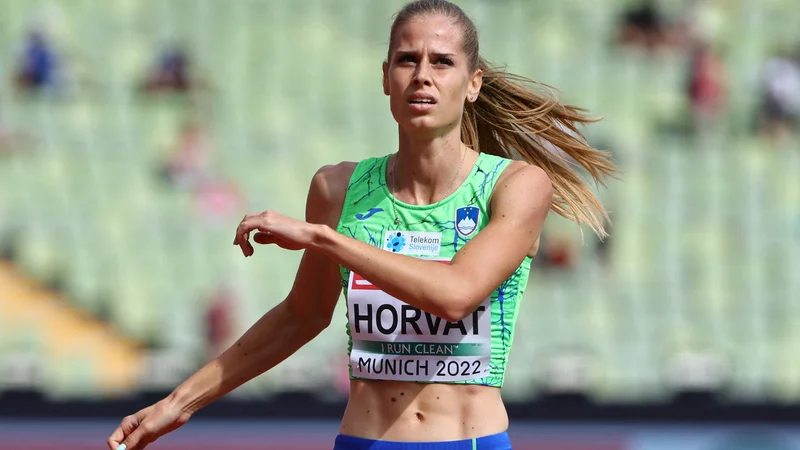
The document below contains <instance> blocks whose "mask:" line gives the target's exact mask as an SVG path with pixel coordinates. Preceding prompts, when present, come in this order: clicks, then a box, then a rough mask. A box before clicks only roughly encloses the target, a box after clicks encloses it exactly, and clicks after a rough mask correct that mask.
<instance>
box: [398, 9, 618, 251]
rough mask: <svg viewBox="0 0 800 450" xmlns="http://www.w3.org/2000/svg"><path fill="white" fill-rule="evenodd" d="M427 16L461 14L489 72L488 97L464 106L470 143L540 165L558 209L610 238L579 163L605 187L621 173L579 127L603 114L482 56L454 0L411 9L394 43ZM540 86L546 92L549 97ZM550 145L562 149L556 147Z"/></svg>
mask: <svg viewBox="0 0 800 450" xmlns="http://www.w3.org/2000/svg"><path fill="white" fill-rule="evenodd" d="M427 15H445V16H447V17H450V18H452V19H454V20H455V21H456V22H457V23H458V24H459V26H460V28H461V30H462V33H463V36H462V40H463V42H462V44H463V47H464V51H465V52H466V54H467V57H468V58H469V60H470V62H471V65H472V70H477V69H481V70H482V71H483V86H482V87H481V93H480V95H479V96H478V98H477V100H476V101H475V102H474V103H469V102H468V103H466V106H465V108H464V116H463V118H462V123H461V140H462V141H463V142H464V144H466V145H468V146H470V147H472V148H473V149H475V150H477V151H480V152H484V153H489V154H493V155H497V156H502V157H505V158H511V159H521V160H524V161H526V162H528V163H530V164H534V165H536V166H538V167H540V168H541V169H542V170H544V171H545V173H547V175H548V177H550V182H551V183H552V185H553V203H552V205H551V209H552V210H553V211H555V212H556V213H557V214H559V215H561V216H562V217H565V218H567V219H569V220H572V221H574V222H576V223H577V224H578V225H579V226H581V225H584V224H586V225H588V226H589V227H590V228H591V229H592V230H593V231H594V232H595V234H597V236H598V237H599V238H600V239H603V238H605V237H606V236H607V235H608V233H607V232H606V229H605V223H606V222H607V221H608V220H609V217H608V213H607V212H606V210H605V208H604V207H603V205H602V203H601V202H600V200H599V199H598V198H597V196H596V195H595V194H594V193H593V192H592V191H591V189H589V187H588V186H587V184H586V183H585V182H584V181H583V179H582V178H581V176H580V174H579V173H578V171H577V170H576V168H575V167H574V166H576V165H577V166H580V167H583V169H585V170H586V172H588V173H589V175H591V177H592V178H593V179H594V180H595V182H597V183H598V184H604V183H603V178H604V177H607V176H613V175H614V174H615V173H616V172H617V168H616V167H615V165H614V163H613V162H612V160H611V157H610V155H609V154H608V153H606V152H603V151H601V150H597V149H595V148H592V147H591V146H590V145H589V144H588V143H587V142H586V138H585V137H584V136H583V134H582V133H581V132H580V130H579V129H578V126H579V125H581V124H588V123H593V122H596V121H597V119H593V118H590V117H588V116H587V115H585V112H586V111H585V110H584V109H581V108H578V107H575V106H568V105H564V104H562V103H560V102H559V101H558V100H557V99H556V98H555V96H554V95H553V94H552V91H551V90H550V89H549V88H550V87H549V86H546V85H544V84H542V83H538V82H536V81H533V80H531V79H528V78H525V77H522V76H519V75H515V74H512V73H508V72H506V71H504V70H502V69H500V68H497V67H492V66H490V65H489V64H488V63H487V62H486V61H485V60H484V59H483V58H481V56H480V50H479V44H478V31H477V28H476V27H475V24H474V23H473V22H472V20H471V19H470V18H469V16H467V14H466V13H465V12H464V11H463V10H462V9H461V8H459V7H458V6H457V5H454V4H453V3H450V2H448V1H446V0H416V1H413V2H411V3H408V4H407V5H406V6H404V7H403V8H402V9H401V10H400V11H399V12H398V13H397V15H396V17H395V20H394V23H393V24H392V30H391V38H390V43H389V48H390V49H391V48H392V46H393V43H394V34H395V31H396V30H397V28H398V27H399V26H401V25H402V24H404V23H406V22H407V21H409V20H411V19H413V18H416V17H420V16H427ZM390 51H391V50H390ZM534 86H535V87H538V88H545V89H534ZM538 90H543V91H546V95H545V93H543V92H538ZM550 145H552V146H554V147H555V150H556V151H554V150H553V149H548V146H550ZM559 151H560V152H562V153H563V155H562V154H559V153H557V152H559ZM565 156H567V157H568V158H569V159H567V158H565Z"/></svg>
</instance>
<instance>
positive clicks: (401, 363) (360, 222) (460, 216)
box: [337, 153, 531, 387]
mask: <svg viewBox="0 0 800 450" xmlns="http://www.w3.org/2000/svg"><path fill="white" fill-rule="evenodd" d="M389 157H390V155H386V156H383V157H378V158H369V159H366V160H364V161H361V162H360V163H359V164H358V166H357V167H356V169H355V171H354V172H353V175H352V178H351V180H350V184H349V187H348V191H347V195H346V198H345V203H344V207H343V209H342V216H341V219H340V220H339V225H338V227H337V231H338V232H339V233H342V234H344V235H346V236H350V237H353V238H355V239H358V240H360V241H363V242H366V243H369V244H371V245H374V246H377V247H381V248H383V249H385V250H386V251H391V252H394V253H399V254H403V255H409V256H412V257H417V258H425V259H431V260H436V261H440V262H441V263H443V264H447V263H449V261H450V260H451V259H452V258H453V257H454V256H455V254H456V252H458V250H459V249H460V248H461V247H462V246H464V244H466V243H467V242H469V240H470V239H472V238H473V237H475V236H476V235H477V234H478V233H480V231H481V229H483V228H484V227H485V226H486V225H487V224H488V223H489V212H488V211H489V197H490V195H491V194H492V190H493V189H494V186H495V183H496V182H497V179H498V178H499V176H500V174H501V173H502V171H503V170H504V169H505V168H506V167H508V165H509V164H510V162H511V160H509V159H504V158H501V157H498V156H493V155H488V154H484V153H481V154H480V155H479V157H478V160H477V162H476V163H475V165H474V166H473V167H472V170H471V171H470V174H469V176H468V177H467V178H466V179H465V180H464V182H463V183H462V184H461V186H460V187H459V188H458V189H457V190H456V191H455V192H454V193H452V194H451V195H450V196H449V197H447V198H446V199H444V200H443V201H442V202H441V203H440V204H439V205H438V207H437V206H436V205H435V204H434V205H425V206H416V205H409V204H405V203H403V202H400V201H396V202H395V203H396V207H397V212H396V213H397V215H398V217H399V218H400V221H399V223H395V212H394V205H393V202H392V195H391V193H390V192H389V190H388V188H387V186H386V165H387V162H388V161H389ZM432 210H433V211H432ZM429 213H430V215H429V216H427V215H428V214H429ZM426 216H427V218H426ZM423 219H425V220H424V222H423V223H417V222H420V221H422V220H423ZM406 224H412V225H406ZM530 263H531V259H530V258H529V257H526V258H525V260H524V261H523V262H522V264H521V265H520V266H519V268H517V270H516V271H515V272H514V274H513V275H511V277H509V278H508V279H507V280H506V281H504V282H503V283H502V284H501V285H500V286H498V287H497V289H495V290H494V291H493V292H492V294H491V295H490V296H489V298H487V299H486V300H484V301H483V302H482V303H481V305H480V306H479V307H478V308H477V309H476V310H475V312H473V313H472V314H471V315H470V316H468V317H467V318H465V319H464V320H461V321H459V322H447V321H445V320H443V319H441V318H439V317H437V316H435V315H432V314H429V313H426V312H423V311H421V310H419V309H417V308H414V307H412V306H410V305H408V304H406V303H404V302H403V301H401V300H399V299H396V298H394V297H392V296H390V295H388V294H386V293H385V292H383V291H381V290H380V289H378V288H376V287H375V286H373V285H372V284H371V283H370V282H369V281H367V280H365V279H364V278H363V277H361V276H359V275H358V274H356V273H351V271H350V270H348V269H347V268H345V267H340V270H341V274H342V284H343V287H344V293H345V298H346V299H347V325H346V330H347V336H348V354H349V356H350V378H351V379H374V380H395V381H409V382H420V383H459V384H479V385H487V386H496V387H500V386H502V385H503V378H504V375H505V369H506V364H507V362H508V354H509V351H510V350H511V345H512V343H513V338H514V324H515V322H516V319H517V314H518V312H519V304H520V300H521V299H522V295H523V293H524V291H525V287H526V286H527V282H528V275H529V273H530Z"/></svg>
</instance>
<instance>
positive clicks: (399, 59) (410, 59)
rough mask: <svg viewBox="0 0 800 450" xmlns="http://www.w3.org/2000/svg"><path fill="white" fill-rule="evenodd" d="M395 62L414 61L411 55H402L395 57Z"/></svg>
mask: <svg viewBox="0 0 800 450" xmlns="http://www.w3.org/2000/svg"><path fill="white" fill-rule="evenodd" d="M397 62H401V63H406V62H414V57H413V56H411V55H403V56H401V57H400V58H398V59H397Z"/></svg>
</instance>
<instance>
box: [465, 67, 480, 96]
mask: <svg viewBox="0 0 800 450" xmlns="http://www.w3.org/2000/svg"><path fill="white" fill-rule="evenodd" d="M482 86H483V70H481V69H478V70H476V71H475V73H474V74H473V75H472V79H471V80H470V82H469V89H467V100H469V101H470V103H474V102H475V101H476V100H478V95H480V93H481V87H482Z"/></svg>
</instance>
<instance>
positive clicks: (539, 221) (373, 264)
mask: <svg viewBox="0 0 800 450" xmlns="http://www.w3.org/2000/svg"><path fill="white" fill-rule="evenodd" d="M551 201H552V185H551V183H550V179H549V178H548V177H547V175H546V174H545V173H544V171H543V170H542V169H540V168H538V167H536V166H532V165H529V164H526V163H523V162H514V163H512V164H511V166H510V167H508V168H507V169H506V170H505V171H504V172H503V174H502V175H501V176H500V178H499V179H498V181H497V184H496V186H495V189H494V193H493V195H492V200H491V205H490V208H491V218H490V220H489V224H488V225H487V226H486V227H485V228H484V229H482V230H481V231H480V232H479V233H478V234H477V235H476V236H475V237H474V238H472V239H471V240H470V241H469V242H468V243H467V244H465V245H464V246H463V247H462V248H461V249H460V250H459V251H458V253H457V254H456V255H455V257H454V258H453V259H452V261H451V262H450V264H442V263H439V262H435V261H427V260H422V259H418V258H414V257H411V256H406V255H398V254H394V253H391V252H388V251H386V250H383V249H381V248H379V247H375V246H373V245H370V244H367V243H365V242H361V241H359V240H356V239H353V238H351V237H349V236H345V235H343V234H341V233H338V232H336V230H333V229H331V228H330V227H328V226H325V225H311V224H306V223H305V222H300V221H296V220H295V219H290V218H287V217H284V216H280V215H279V214H274V213H273V214H272V215H271V217H269V218H268V219H267V220H260V221H255V220H251V221H250V223H247V221H245V222H243V224H242V225H240V229H239V230H238V231H237V239H239V243H240V244H241V243H243V242H244V243H246V244H245V246H243V251H245V255H248V253H250V254H252V248H251V247H250V245H249V243H247V240H248V238H249V232H250V231H251V230H255V229H258V230H259V231H261V232H262V233H259V234H260V235H262V237H261V238H260V239H258V238H257V239H256V242H259V243H277V244H278V245H280V246H282V247H284V248H290V249H296V248H297V247H303V248H308V249H309V250H312V251H319V252H322V253H324V254H326V255H327V256H328V257H329V258H331V259H332V260H333V261H335V262H336V263H338V264H340V265H342V266H344V267H347V268H348V269H350V270H351V271H353V272H355V273H357V274H359V275H360V276H362V277H364V278H365V279H366V280H368V281H370V282H371V283H372V284H373V285H375V286H376V287H378V288H380V289H381V290H383V291H384V292H386V293H387V294H389V295H391V296H393V297H395V298H398V299H400V300H403V301H404V302H406V303H408V304H409V305H411V306H414V307H416V308H419V309H421V310H423V311H426V312H428V313H431V314H435V315H437V316H439V317H441V318H443V319H445V320H448V321H452V322H455V321H458V320H461V319H463V318H465V317H467V316H469V315H470V314H472V312H473V311H474V310H475V309H476V308H477V307H478V306H479V305H480V303H481V302H482V301H483V300H485V299H486V298H487V297H488V296H489V295H490V294H491V292H492V291H493V290H495V289H497V287H498V286H499V285H500V284H501V283H502V282H503V281H505V280H506V279H508V277H510V276H511V275H512V274H513V273H514V271H515V270H516V269H517V267H519V265H520V264H521V263H522V261H523V259H524V258H525V256H526V255H527V254H528V252H529V251H530V249H531V247H532V246H533V245H534V243H535V242H536V240H537V239H538V237H539V234H540V233H541V230H542V226H543V225H544V221H545V218H546V217H547V213H548V211H549V210H550V205H551ZM287 221H288V222H287ZM257 222H258V223H257ZM289 222H291V223H289ZM305 227H313V228H310V229H307V230H305V231H304V232H300V229H301V228H305ZM264 235H272V236H274V238H266V237H264ZM248 248H249V250H248Z"/></svg>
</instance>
